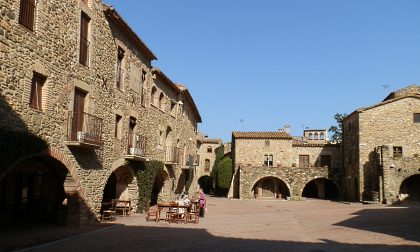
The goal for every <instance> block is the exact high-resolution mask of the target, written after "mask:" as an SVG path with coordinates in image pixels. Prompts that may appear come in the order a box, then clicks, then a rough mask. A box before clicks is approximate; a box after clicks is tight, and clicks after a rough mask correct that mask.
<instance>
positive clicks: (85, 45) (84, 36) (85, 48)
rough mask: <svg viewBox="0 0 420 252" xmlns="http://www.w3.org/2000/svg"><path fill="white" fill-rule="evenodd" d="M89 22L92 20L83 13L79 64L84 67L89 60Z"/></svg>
mask: <svg viewBox="0 0 420 252" xmlns="http://www.w3.org/2000/svg"><path fill="white" fill-rule="evenodd" d="M89 21H90V18H89V17H88V16H87V15H86V14H85V13H84V12H82V15H81V19H80V57H79V62H80V63H81V64H83V65H87V64H88V59H89V57H88V56H89V41H88V38H89Z"/></svg>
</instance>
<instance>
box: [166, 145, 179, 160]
mask: <svg viewBox="0 0 420 252" xmlns="http://www.w3.org/2000/svg"><path fill="white" fill-rule="evenodd" d="M179 154H180V151H179V148H178V147H175V146H166V155H165V162H168V163H174V164H178V163H179V158H180V157H179Z"/></svg>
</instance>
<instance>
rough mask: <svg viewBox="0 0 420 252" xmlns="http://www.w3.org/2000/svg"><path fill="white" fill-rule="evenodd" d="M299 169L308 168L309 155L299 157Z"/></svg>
mask: <svg viewBox="0 0 420 252" xmlns="http://www.w3.org/2000/svg"><path fill="white" fill-rule="evenodd" d="M299 167H302V168H309V155H299Z"/></svg>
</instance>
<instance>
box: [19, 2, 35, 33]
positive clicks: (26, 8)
mask: <svg viewBox="0 0 420 252" xmlns="http://www.w3.org/2000/svg"><path fill="white" fill-rule="evenodd" d="M34 21H35V0H21V1H20V11H19V24H21V25H23V26H25V27H26V28H28V29H29V30H31V31H33V30H34V23H35V22H34Z"/></svg>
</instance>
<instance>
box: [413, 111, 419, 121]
mask: <svg viewBox="0 0 420 252" xmlns="http://www.w3.org/2000/svg"><path fill="white" fill-rule="evenodd" d="M413 121H414V122H415V123H420V113H414V114H413Z"/></svg>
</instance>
